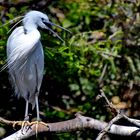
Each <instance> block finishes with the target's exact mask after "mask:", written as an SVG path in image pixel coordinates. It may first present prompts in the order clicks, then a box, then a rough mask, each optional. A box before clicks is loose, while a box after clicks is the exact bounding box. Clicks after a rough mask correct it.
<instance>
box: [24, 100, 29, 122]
mask: <svg viewBox="0 0 140 140" xmlns="http://www.w3.org/2000/svg"><path fill="white" fill-rule="evenodd" d="M28 110H29V101H28V100H26V108H25V116H24V121H29V114H28Z"/></svg>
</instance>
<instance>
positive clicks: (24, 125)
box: [21, 121, 31, 134]
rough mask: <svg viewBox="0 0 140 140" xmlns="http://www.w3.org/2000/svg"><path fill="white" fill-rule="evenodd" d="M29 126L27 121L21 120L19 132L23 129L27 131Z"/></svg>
mask: <svg viewBox="0 0 140 140" xmlns="http://www.w3.org/2000/svg"><path fill="white" fill-rule="evenodd" d="M30 128H31V124H30V122H29V121H22V124H21V132H22V134H24V131H25V132H27V131H28V130H29V129H30Z"/></svg>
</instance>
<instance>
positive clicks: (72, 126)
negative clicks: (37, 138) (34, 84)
mask: <svg viewBox="0 0 140 140" xmlns="http://www.w3.org/2000/svg"><path fill="white" fill-rule="evenodd" d="M0 123H3V124H8V125H13V124H14V123H15V121H8V120H5V119H2V118H0ZM107 126H108V123H106V122H102V121H99V120H96V119H93V118H90V117H85V116H82V115H80V114H77V115H76V118H75V119H71V120H68V121H63V122H56V123H48V124H47V127H46V125H43V124H42V123H39V124H38V126H37V124H33V125H31V127H30V128H29V129H28V130H27V129H24V130H21V129H20V130H19V131H17V132H15V133H14V134H12V135H10V136H8V137H6V138H4V139H3V140H22V139H26V138H29V137H31V136H33V135H36V129H37V128H38V129H37V133H41V132H56V133H60V132H70V131H76V130H83V129H86V128H88V129H94V130H99V131H101V130H104V129H105V128H106V127H107ZM108 133H111V134H116V135H123V136H132V135H134V136H136V137H140V130H139V127H130V126H121V125H115V124H111V126H110V129H109V130H108Z"/></svg>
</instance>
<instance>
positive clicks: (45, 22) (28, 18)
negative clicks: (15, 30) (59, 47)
mask: <svg viewBox="0 0 140 140" xmlns="http://www.w3.org/2000/svg"><path fill="white" fill-rule="evenodd" d="M23 24H24V27H25V29H26V27H28V28H29V30H30V29H33V28H37V27H40V28H43V29H48V30H49V31H50V32H52V33H53V34H55V36H57V37H58V38H59V39H60V40H62V41H63V39H62V38H61V37H60V36H59V35H58V34H57V33H55V32H54V31H53V30H52V29H51V28H50V27H49V26H56V27H58V28H60V29H62V30H65V31H67V32H70V31H69V30H67V29H65V28H63V27H61V26H59V25H56V24H54V23H52V22H51V21H49V19H48V16H47V15H46V14H44V13H42V12H39V11H30V12H28V13H27V14H26V15H25V17H24V19H23Z"/></svg>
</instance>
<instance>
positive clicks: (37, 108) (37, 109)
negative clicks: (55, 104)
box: [35, 95, 40, 121]
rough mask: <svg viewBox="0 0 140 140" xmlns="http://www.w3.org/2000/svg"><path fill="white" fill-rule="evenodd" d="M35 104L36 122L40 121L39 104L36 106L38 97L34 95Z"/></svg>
mask: <svg viewBox="0 0 140 140" xmlns="http://www.w3.org/2000/svg"><path fill="white" fill-rule="evenodd" d="M35 103H36V114H37V121H40V115H39V104H38V95H36V96H35Z"/></svg>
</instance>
